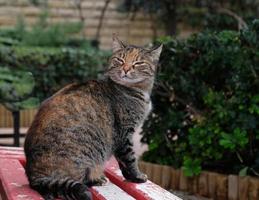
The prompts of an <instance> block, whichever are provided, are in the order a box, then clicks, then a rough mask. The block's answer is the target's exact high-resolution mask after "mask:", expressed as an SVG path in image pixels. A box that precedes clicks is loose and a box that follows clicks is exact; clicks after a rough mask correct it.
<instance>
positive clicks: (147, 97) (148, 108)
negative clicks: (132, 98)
mask: <svg viewBox="0 0 259 200" xmlns="http://www.w3.org/2000/svg"><path fill="white" fill-rule="evenodd" d="M143 95H144V99H145V102H146V108H145V109H146V112H145V118H146V117H147V116H148V114H149V113H150V111H151V110H152V102H151V100H150V95H149V93H147V92H145V93H143Z"/></svg>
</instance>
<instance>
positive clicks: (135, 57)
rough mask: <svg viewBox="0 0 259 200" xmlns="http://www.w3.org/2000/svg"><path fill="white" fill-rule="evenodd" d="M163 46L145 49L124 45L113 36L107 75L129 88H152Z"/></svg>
mask: <svg viewBox="0 0 259 200" xmlns="http://www.w3.org/2000/svg"><path fill="white" fill-rule="evenodd" d="M161 51H162V45H160V46H158V47H156V48H153V49H145V48H142V47H137V46H133V45H125V44H123V43H122V42H121V41H120V40H119V39H118V38H117V37H116V35H113V54H112V57H111V59H110V63H109V68H108V70H107V75H108V76H109V77H110V78H111V79H112V80H113V81H114V82H116V83H118V84H121V85H124V86H127V87H142V88H143V89H145V88H146V87H152V85H153V81H154V77H155V73H156V68H157V64H158V60H159V56H160V53H161Z"/></svg>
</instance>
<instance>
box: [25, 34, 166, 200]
mask: <svg viewBox="0 0 259 200" xmlns="http://www.w3.org/2000/svg"><path fill="white" fill-rule="evenodd" d="M161 50H162V46H160V47H158V48H155V49H151V50H147V49H143V48H140V47H136V46H129V45H128V46H126V45H124V44H123V43H122V42H121V41H119V40H118V39H117V38H116V36H114V38H113V55H112V57H111V59H110V62H109V67H108V69H107V70H106V73H105V75H104V78H103V79H101V80H92V81H88V82H86V83H83V84H72V85H68V86H67V87H65V88H63V89H61V90H60V91H59V92H57V93H56V94H54V95H53V96H52V97H50V98H49V99H47V100H45V101H44V102H43V103H42V105H41V107H40V108H39V111H38V113H37V115H36V116H35V119H34V121H33V123H32V125H31V127H30V128H29V130H28V134H27V137H26V140H25V146H24V149H25V154H26V158H27V163H26V174H27V176H28V179H29V182H30V186H31V187H32V188H34V189H35V190H37V191H38V192H39V193H40V194H42V195H43V197H44V199H54V198H56V197H59V198H62V199H78V200H79V199H81V200H87V199H91V194H90V192H89V191H88V190H87V188H88V187H90V186H92V185H96V184H99V185H101V184H103V183H104V182H105V178H104V176H103V166H104V163H105V161H107V159H109V158H110V157H111V156H112V155H114V156H115V157H116V159H117V160H118V162H119V165H120V168H121V170H122V173H123V175H124V177H125V178H126V179H127V180H129V181H132V182H145V181H146V180H147V176H146V175H145V174H143V173H141V172H140V171H139V169H138V167H137V161H136V158H135V155H134V152H133V149H132V146H133V143H132V135H133V133H134V131H135V130H136V129H137V128H139V127H140V126H142V124H143V122H144V120H145V118H146V117H147V115H148V113H149V112H150V110H151V102H150V93H151V90H152V87H153V82H154V77H155V72H156V65H157V63H158V59H159V55H160V53H161Z"/></svg>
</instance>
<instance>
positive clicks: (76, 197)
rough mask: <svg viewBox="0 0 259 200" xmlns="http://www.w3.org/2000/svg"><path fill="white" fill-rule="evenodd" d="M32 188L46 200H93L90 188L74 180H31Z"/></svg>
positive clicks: (46, 178)
mask: <svg viewBox="0 0 259 200" xmlns="http://www.w3.org/2000/svg"><path fill="white" fill-rule="evenodd" d="M30 186H31V188H33V189H35V190H37V191H38V192H39V193H40V194H41V195H42V196H43V197H44V199H45V200H54V199H55V198H57V197H61V198H62V199H65V200H71V199H72V200H91V199H92V195H91V192H90V191H89V190H88V187H87V186H86V185H84V184H82V183H80V182H79V181H76V180H74V179H72V178H64V179H54V178H52V177H43V178H35V179H33V180H30Z"/></svg>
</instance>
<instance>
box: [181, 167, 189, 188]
mask: <svg viewBox="0 0 259 200" xmlns="http://www.w3.org/2000/svg"><path fill="white" fill-rule="evenodd" d="M179 189H180V190H181V191H187V190H188V177H186V176H185V175H184V173H183V170H181V171H180V180H179Z"/></svg>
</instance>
